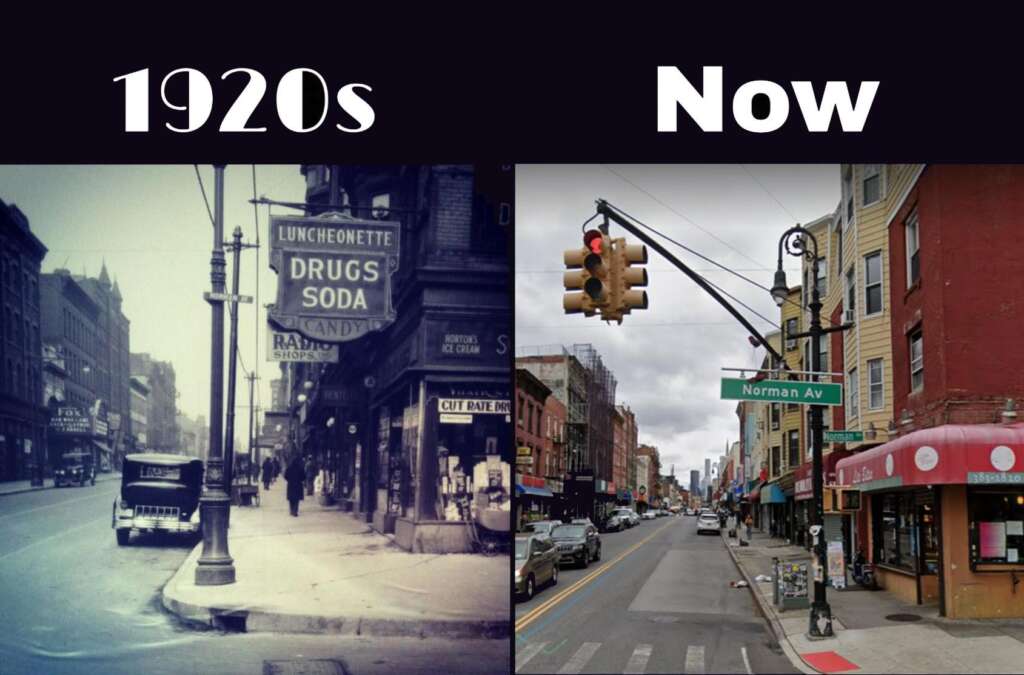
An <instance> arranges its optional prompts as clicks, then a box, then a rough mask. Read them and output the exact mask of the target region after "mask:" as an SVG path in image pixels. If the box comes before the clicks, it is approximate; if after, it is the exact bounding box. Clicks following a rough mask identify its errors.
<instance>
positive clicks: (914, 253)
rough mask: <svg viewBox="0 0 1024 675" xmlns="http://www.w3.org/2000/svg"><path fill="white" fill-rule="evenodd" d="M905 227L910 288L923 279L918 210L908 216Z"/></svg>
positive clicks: (908, 286) (908, 284) (908, 285)
mask: <svg viewBox="0 0 1024 675" xmlns="http://www.w3.org/2000/svg"><path fill="white" fill-rule="evenodd" d="M904 227H905V228H906V237H907V288H910V287H911V286H912V285H913V284H914V282H915V281H917V280H918V279H919V278H920V277H921V259H920V258H921V257H920V255H919V253H920V250H919V249H920V248H921V243H920V238H919V235H918V231H917V209H914V211H913V213H911V214H910V215H909V216H907V223H906V225H905V226H904Z"/></svg>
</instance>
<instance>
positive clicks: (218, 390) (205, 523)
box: [196, 164, 235, 586]
mask: <svg viewBox="0 0 1024 675" xmlns="http://www.w3.org/2000/svg"><path fill="white" fill-rule="evenodd" d="M213 185H214V218H213V256H212V259H211V260H210V267H211V270H210V280H211V282H212V290H213V292H212V293H211V294H209V295H208V296H207V301H208V302H209V303H210V306H211V313H212V319H213V320H212V327H211V336H210V338H211V339H210V343H211V344H210V371H211V373H210V375H211V377H210V459H209V461H208V462H207V467H206V484H205V486H204V489H203V496H202V498H201V499H200V500H199V507H200V516H201V519H202V528H203V552H202V554H201V555H200V556H199V560H198V561H197V566H196V585H197V586H219V585H223V584H233V583H234V582H235V565H234V562H235V561H234V560H233V559H232V558H231V556H230V555H229V554H228V514H229V510H230V508H231V498H230V497H229V496H228V495H227V493H226V492H225V491H224V456H223V454H222V453H223V446H222V445H221V443H222V440H223V437H222V436H221V432H222V426H221V420H222V419H223V413H224V299H223V297H224V279H225V276H226V275H225V273H224V265H225V261H224V165H223V164H215V165H214V179H213Z"/></svg>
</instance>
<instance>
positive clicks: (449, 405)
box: [437, 398, 512, 415]
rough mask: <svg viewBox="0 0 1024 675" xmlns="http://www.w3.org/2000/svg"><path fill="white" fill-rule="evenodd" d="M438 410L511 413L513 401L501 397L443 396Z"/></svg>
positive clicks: (482, 413) (472, 412)
mask: <svg viewBox="0 0 1024 675" xmlns="http://www.w3.org/2000/svg"><path fill="white" fill-rule="evenodd" d="M437 410H438V412H441V413H469V414H477V415H510V414H512V403H511V401H507V400H504V401H503V400H499V399H480V398H477V399H472V398H441V399H438V401H437Z"/></svg>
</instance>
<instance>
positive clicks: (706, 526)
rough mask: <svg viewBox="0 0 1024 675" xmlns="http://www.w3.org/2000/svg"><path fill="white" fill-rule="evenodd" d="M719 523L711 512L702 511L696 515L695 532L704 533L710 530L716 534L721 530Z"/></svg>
mask: <svg viewBox="0 0 1024 675" xmlns="http://www.w3.org/2000/svg"><path fill="white" fill-rule="evenodd" d="M720 526H721V523H719V521H718V516H716V515H715V514H713V513H702V514H700V515H699V516H698V517H697V534H704V533H705V532H711V533H712V534H718V532H719V530H721V527H720Z"/></svg>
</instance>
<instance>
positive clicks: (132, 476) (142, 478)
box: [111, 452, 203, 546]
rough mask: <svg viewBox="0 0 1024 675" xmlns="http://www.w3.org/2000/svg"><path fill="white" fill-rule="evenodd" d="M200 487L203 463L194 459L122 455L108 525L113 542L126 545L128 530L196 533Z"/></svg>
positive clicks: (156, 455) (149, 454) (129, 531)
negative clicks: (118, 484) (109, 524)
mask: <svg viewBox="0 0 1024 675" xmlns="http://www.w3.org/2000/svg"><path fill="white" fill-rule="evenodd" d="M202 486H203V462H202V460H200V459H198V458H196V457H188V456H185V455H170V454H163V453H155V452H149V453H140V454H133V455H126V456H125V458H124V464H123V467H122V471H121V494H120V495H119V496H118V497H117V498H115V499H114V515H113V520H112V524H111V526H112V527H113V528H114V532H115V533H116V535H117V543H118V544H119V545H120V546H125V545H127V544H128V540H129V538H130V537H131V533H132V530H137V531H140V532H181V533H188V534H192V535H195V534H197V533H198V532H199V531H200V528H199V495H200V493H201V491H202Z"/></svg>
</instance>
